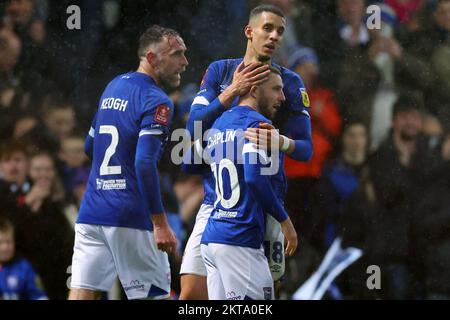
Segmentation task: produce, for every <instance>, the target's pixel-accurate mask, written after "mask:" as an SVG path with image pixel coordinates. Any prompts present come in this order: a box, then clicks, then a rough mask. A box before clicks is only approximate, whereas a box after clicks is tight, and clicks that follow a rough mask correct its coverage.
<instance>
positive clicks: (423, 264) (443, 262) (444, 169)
mask: <svg viewBox="0 0 450 320" xmlns="http://www.w3.org/2000/svg"><path fill="white" fill-rule="evenodd" d="M440 157H441V159H442V161H443V162H442V164H441V166H440V167H439V169H438V170H437V171H436V174H435V177H436V183H434V184H432V185H430V186H429V187H428V188H426V190H425V192H424V193H423V194H422V196H421V199H420V200H419V202H418V204H417V207H416V208H415V210H414V213H413V220H412V228H411V229H412V234H411V239H412V240H413V243H414V253H415V254H414V257H415V259H416V260H417V264H418V265H419V266H420V267H419V268H417V269H416V270H415V271H416V278H417V281H418V282H419V284H420V285H419V287H418V289H420V290H419V293H422V294H423V295H419V294H416V297H417V298H425V299H432V300H448V299H450V278H449V275H448V270H449V268H450V249H449V248H450V236H449V232H448V230H449V225H450V197H449V195H450V175H449V172H450V134H449V133H448V132H447V134H446V136H445V139H444V141H443V143H442V146H441V155H440Z"/></svg>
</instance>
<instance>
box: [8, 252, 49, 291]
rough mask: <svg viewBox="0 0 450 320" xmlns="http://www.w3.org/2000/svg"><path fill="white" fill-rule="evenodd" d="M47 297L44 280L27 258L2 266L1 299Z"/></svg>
mask: <svg viewBox="0 0 450 320" xmlns="http://www.w3.org/2000/svg"><path fill="white" fill-rule="evenodd" d="M43 299H47V296H46V294H45V291H44V288H43V286H42V281H41V279H40V278H39V276H38V275H37V274H36V273H35V272H34V270H33V267H32V266H31V265H30V263H29V262H28V261H26V260H25V259H18V260H14V261H12V262H10V263H7V264H5V265H4V266H3V267H0V300H43Z"/></svg>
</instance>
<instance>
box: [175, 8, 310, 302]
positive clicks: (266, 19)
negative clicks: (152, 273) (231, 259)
mask: <svg viewBox="0 0 450 320" xmlns="http://www.w3.org/2000/svg"><path fill="white" fill-rule="evenodd" d="M285 24H286V20H285V18H284V14H283V12H282V11H281V10H280V9H279V8H278V7H275V6H272V5H261V6H258V7H256V8H255V9H253V10H252V11H251V13H250V18H249V23H248V25H247V26H246V27H245V36H246V37H247V50H246V53H245V56H244V58H243V59H228V60H220V61H215V62H213V63H212V64H211V65H210V66H209V67H208V69H207V71H206V73H205V75H204V77H203V80H202V84H201V87H200V91H199V93H198V94H197V96H196V98H195V99H194V101H193V104H192V107H191V113H190V117H189V121H188V124H187V128H188V130H189V131H190V134H191V136H192V137H195V131H197V130H196V125H198V124H199V123H201V128H202V129H203V130H207V129H209V128H210V127H211V125H212V124H213V122H214V121H215V120H216V119H217V117H218V116H220V115H221V114H222V113H223V112H224V111H225V110H227V109H228V108H229V107H230V106H231V105H235V104H236V102H237V99H238V97H239V96H242V95H244V94H246V93H247V92H248V91H249V90H250V88H251V87H252V86H253V85H257V84H260V83H262V82H263V81H265V80H266V78H267V77H268V75H269V73H270V70H269V65H270V64H272V61H271V59H272V56H273V54H274V52H275V50H276V49H277V48H279V46H280V44H281V41H282V39H283V33H284V29H285ZM280 70H281V78H282V80H283V84H284V89H283V91H284V95H285V98H286V101H285V102H284V103H283V104H282V105H281V108H280V110H279V112H277V115H276V119H275V123H276V124H277V127H280V128H281V129H282V131H281V132H282V133H283V135H280V134H278V131H276V130H270V128H272V127H271V126H269V125H267V124H266V125H265V126H264V127H263V128H249V129H248V130H247V132H246V136H247V137H248V139H249V140H250V141H251V142H255V143H258V142H265V141H268V144H269V145H271V143H272V141H273V142H274V143H275V144H276V145H279V148H280V150H281V151H282V153H281V154H280V168H279V171H278V173H277V174H276V175H274V176H272V177H271V179H272V182H273V187H274V191H275V194H276V196H277V198H278V199H279V200H280V201H281V202H282V201H283V199H284V196H285V192H286V178H285V174H284V171H283V163H284V153H286V154H289V156H290V157H291V158H293V159H296V160H300V161H308V160H309V159H310V158H311V157H312V141H311V121H310V117H309V113H308V108H309V99H308V94H307V93H306V90H305V87H304V85H303V82H302V80H301V79H300V77H299V76H298V75H297V74H295V73H294V72H292V71H290V70H288V69H286V68H280ZM287 136H289V137H291V138H292V139H290V138H288V137H287ZM266 137H269V138H270V139H269V140H270V141H269V140H268V139H266ZM203 181H204V189H205V197H204V200H203V203H202V206H201V207H200V210H199V212H198V214H197V217H196V222H195V226H194V229H193V231H192V234H191V236H190V238H189V240H188V243H187V245H186V249H185V252H184V256H183V261H182V265H181V269H180V274H181V294H180V299H207V297H208V295H207V287H206V275H207V272H206V267H205V265H204V263H203V260H202V256H201V252H200V240H201V237H202V233H203V230H204V229H205V225H206V222H207V221H208V217H209V216H210V214H211V212H212V210H213V204H214V201H215V200H216V192H215V188H214V178H213V175H212V172H211V171H210V170H206V171H205V172H204V173H203ZM268 219H269V220H270V218H268ZM271 226H273V225H272V224H271V223H268V228H270V227H271ZM272 231H273V232H272ZM269 233H271V234H274V235H275V239H272V240H271V242H270V243H268V249H269V258H270V264H271V266H272V267H273V268H271V270H272V273H273V277H274V280H277V279H279V278H280V277H281V275H282V273H283V270H284V258H283V256H281V257H280V256H279V255H277V254H274V253H275V252H274V251H280V246H282V245H283V239H282V234H281V232H279V231H277V228H275V229H274V230H271V232H267V234H269ZM281 251H283V249H281ZM274 257H275V259H274Z"/></svg>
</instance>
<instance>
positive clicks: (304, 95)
mask: <svg viewBox="0 0 450 320" xmlns="http://www.w3.org/2000/svg"><path fill="white" fill-rule="evenodd" d="M300 93H301V94H302V102H303V105H304V106H305V107H306V108H309V105H310V104H311V103H310V101H309V96H308V93H307V92H306V89H305V88H300Z"/></svg>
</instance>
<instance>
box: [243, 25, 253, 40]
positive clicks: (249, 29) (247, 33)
mask: <svg viewBox="0 0 450 320" xmlns="http://www.w3.org/2000/svg"><path fill="white" fill-rule="evenodd" d="M244 34H245V37H246V38H247V40H251V39H252V38H253V28H252V26H251V25H249V24H248V25H246V26H245V28H244Z"/></svg>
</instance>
